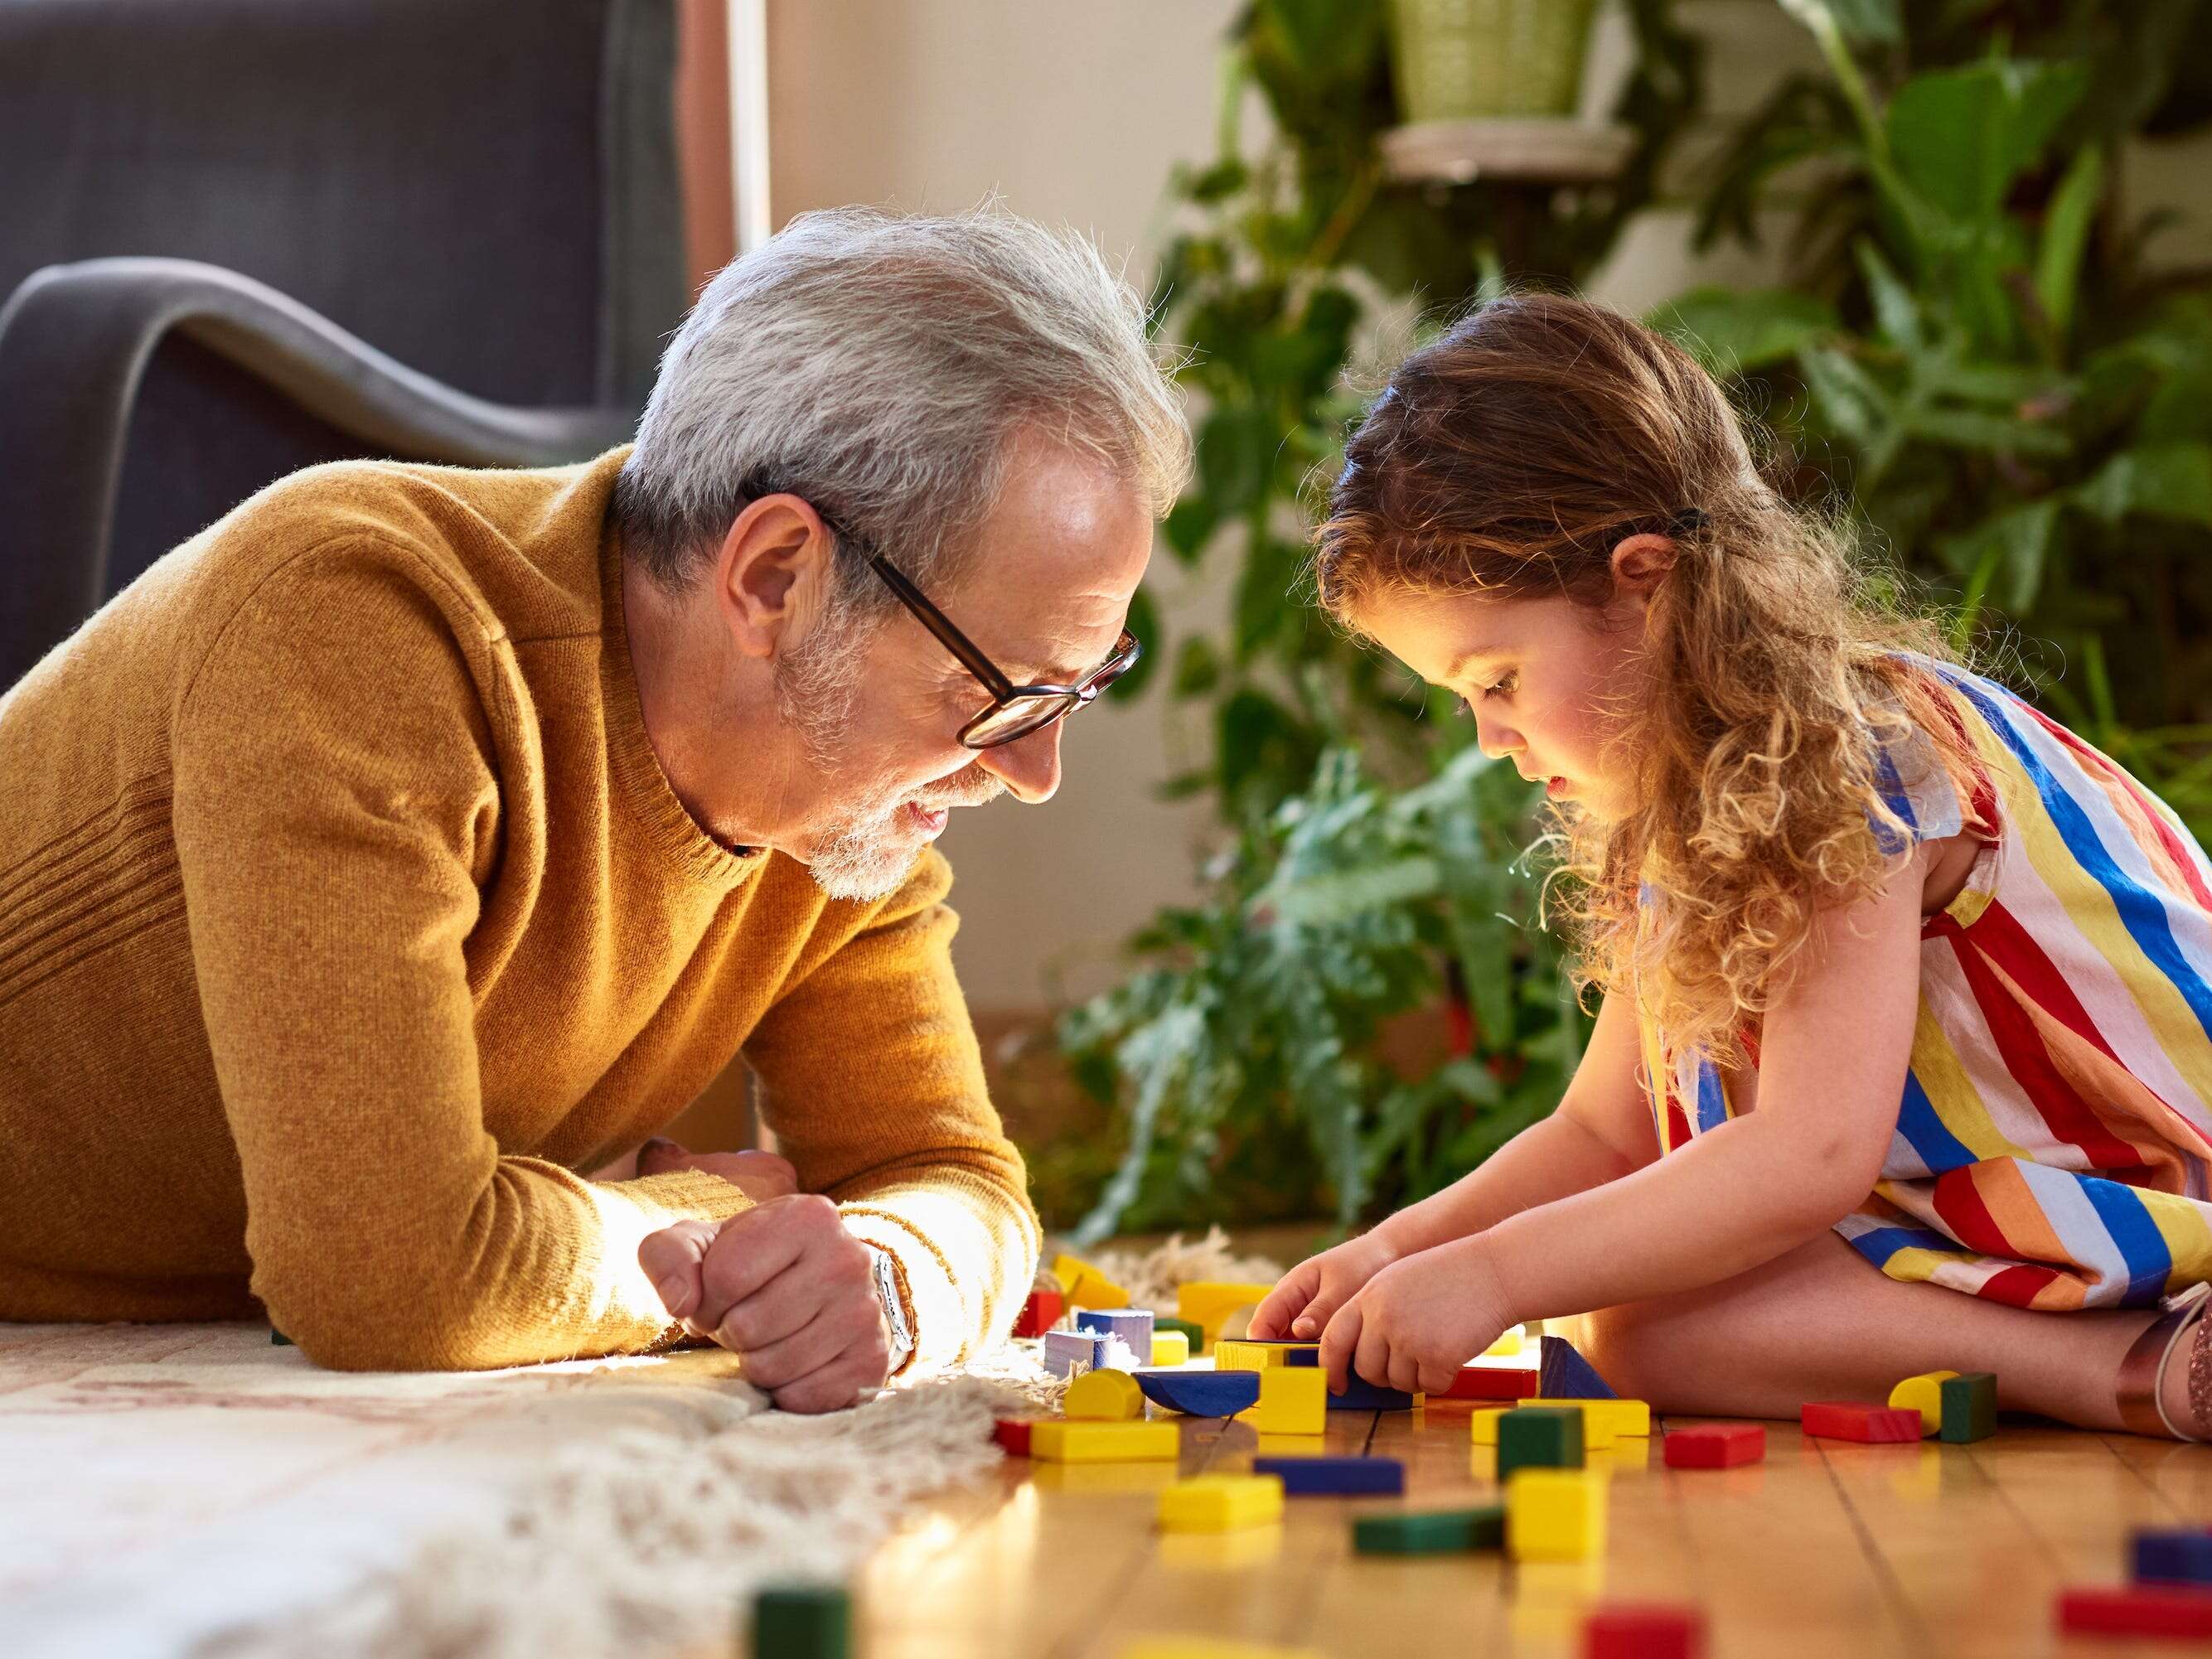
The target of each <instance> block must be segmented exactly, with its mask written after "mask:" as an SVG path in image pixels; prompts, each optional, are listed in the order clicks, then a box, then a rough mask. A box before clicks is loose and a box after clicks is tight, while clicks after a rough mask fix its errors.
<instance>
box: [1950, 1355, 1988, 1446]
mask: <svg viewBox="0 0 2212 1659" xmlns="http://www.w3.org/2000/svg"><path fill="white" fill-rule="evenodd" d="M1942 1398H1943V1426H1942V1429H1941V1430H1939V1431H1938V1432H1939V1433H1941V1434H1942V1437H1943V1438H1944V1439H1946V1440H1948V1441H1949V1442H1950V1443H1952V1444H1953V1445H1954V1446H1963V1445H1965V1444H1966V1443H1968V1442H1970V1441H1974V1440H1986V1439H1988V1438H1989V1437H1990V1436H1991V1435H1993V1434H1995V1433H1996V1431H1997V1379H1996V1373H1995V1372H1993V1371H1968V1372H1967V1373H1966V1375H1965V1376H1951V1377H1946V1378H1945V1379H1944V1380H1943V1389H1942Z"/></svg>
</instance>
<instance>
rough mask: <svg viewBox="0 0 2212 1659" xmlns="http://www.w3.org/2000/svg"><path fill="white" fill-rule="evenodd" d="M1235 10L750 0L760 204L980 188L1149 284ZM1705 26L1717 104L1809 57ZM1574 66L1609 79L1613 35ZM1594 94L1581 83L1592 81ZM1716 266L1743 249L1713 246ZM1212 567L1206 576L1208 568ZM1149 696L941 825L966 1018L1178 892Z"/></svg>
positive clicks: (1623, 271) (1164, 760) (1643, 281)
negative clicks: (765, 21) (758, 95)
mask: <svg viewBox="0 0 2212 1659" xmlns="http://www.w3.org/2000/svg"><path fill="white" fill-rule="evenodd" d="M1237 9H1238V0H1089V3H1083V4H1077V3H1063V0H772V3H771V4H770V6H769V76H770V98H769V102H770V119H771V150H772V156H773V168H774V177H773V203H774V211H775V219H776V222H778V223H781V222H783V221H784V220H785V219H787V218H788V217H790V216H791V215H793V213H796V212H799V211H800V210H805V209H807V208H811V207H820V206H827V205H832V204H840V203H848V202H863V203H876V204H889V205H894V206H897V207H901V208H906V209H928V210H953V209H959V208H964V207H967V206H969V205H971V204H974V203H975V202H977V201H979V200H981V199H982V198H983V197H985V196H986V195H987V194H989V193H991V192H994V191H995V192H997V193H999V194H1000V196H1001V197H1003V198H1004V200H1005V202H1006V205H1007V206H1008V207H1009V208H1011V209H1012V210H1014V211H1016V212H1019V213H1024V214H1029V215H1031V216H1036V217H1038V218H1042V219H1046V220H1052V221H1066V222H1072V223H1073V224H1076V225H1078V226H1079V227H1082V228H1085V229H1087V230H1088V231H1090V232H1091V234H1094V235H1095V236H1096V237H1097V240H1099V242H1100V243H1101V245H1102V246H1103V247H1104V248H1105V249H1106V250H1107V252H1109V255H1111V256H1112V257H1115V258H1126V259H1127V260H1128V262H1129V267H1130V270H1131V273H1132V275H1133V277H1135V279H1136V280H1137V281H1138V282H1139V283H1140V284H1142V283H1145V282H1146V280H1148V277H1149V273H1150V268H1151V265H1152V260H1153V258H1154V257H1155V255H1156V252H1157V249H1158V246H1159V243H1160V241H1161V240H1162V234H1163V229H1164V217H1163V208H1162V200H1163V195H1162V192H1163V187H1164V184H1165V182H1166V179H1167V177H1168V173H1169V170H1170V167H1172V166H1173V165H1174V164H1175V163H1176V161H1186V160H1192V159H1203V158H1204V157H1205V156H1206V154H1207V152H1208V150H1209V149H1210V148H1211V145H1212V129H1213V119H1214V74H1215V66H1216V43H1217V42H1218V40H1219V39H1220V36H1221V33H1222V31H1223V30H1224V29H1225V27H1226V26H1227V24H1228V23H1229V21H1230V20H1231V17H1232V16H1233V15H1234V14H1235V13H1236V11H1237ZM1685 12H1686V15H1688V16H1689V18H1690V19H1691V21H1692V22H1693V24H1694V25H1695V26H1697V27H1700V28H1703V29H1705V31H1706V32H1707V33H1711V34H1712V35H1714V36H1715V37H1716V40H1717V47H1718V58H1719V61H1720V63H1721V64H1722V65H1723V69H1724V78H1725V80H1726V82H1728V92H1729V98H1728V101H1729V104H1730V105H1732V106H1741V104H1742V103H1744V102H1746V101H1747V100H1750V99H1751V98H1753V97H1755V96H1756V95H1757V94H1758V92H1759V90H1761V89H1763V88H1764V86H1765V84H1768V81H1767V79H1766V78H1765V77H1771V75H1773V74H1775V73H1778V66H1779V65H1781V64H1784V63H1787V62H1790V61H1791V60H1793V59H1795V60H1797V61H1803V60H1804V59H1805V58H1806V57H1807V56H1808V54H1807V53H1806V52H1805V51H1804V50H1803V49H1802V46H1801V42H1802V35H1801V34H1800V33H1799V32H1798V31H1796V28H1795V27H1794V26H1792V25H1790V23H1789V22H1788V21H1787V20H1786V19H1784V18H1783V17H1782V16H1781V15H1780V14H1779V13H1778V11H1777V10H1775V9H1774V8H1773V7H1772V6H1771V4H1770V3H1768V0H1692V3H1691V4H1689V5H1687V6H1686V7H1685ZM1609 27H1614V26H1612V25H1609ZM1620 61H1621V58H1620V42H1619V40H1618V32H1617V27H1614V33H1613V37H1612V38H1611V39H1610V41H1609V43H1608V42H1607V41H1601V46H1600V50H1599V51H1597V52H1595V54H1594V56H1593V62H1592V66H1591V73H1592V76H1593V77H1594V78H1595V80H1597V81H1599V82H1601V81H1602V77H1604V76H1607V75H1608V74H1613V73H1617V72H1618V70H1619V68H1620ZM1602 90H1603V88H1602V85H1601V84H1600V85H1598V86H1596V87H1595V88H1594V95H1595V94H1602ZM1685 231H1686V215H1684V214H1680V213H1663V212H1662V213H1657V214H1654V215H1651V216H1649V218H1648V222H1645V223H1644V224H1640V225H1638V227H1637V228H1635V230H1634V232H1633V233H1632V235H1631V237H1630V238H1629V239H1627V240H1626V243H1625V245H1624V247H1623V249H1622V251H1621V253H1620V256H1619V257H1617V258H1615V259H1614V260H1613V262H1612V264H1611V265H1610V266H1609V267H1608V269H1607V271H1606V272H1604V273H1603V274H1602V276H1601V280H1600V281H1599V282H1598V283H1595V285H1594V287H1595V292H1596V293H1597V295H1598V297H1600V298H1602V299H1606V300H1607V301H1611V302H1613V303H1615V304H1619V305H1621V306H1623V307H1626V308H1630V309H1639V308H1641V307H1644V306H1646V305H1649V304H1650V303H1652V302H1653V301H1656V300H1659V299H1662V298H1664V297H1666V296H1667V295H1670V294H1672V293H1674V292H1676V291H1679V290H1680V289H1681V288H1682V287H1684V286H1686V284H1687V283H1689V282H1690V281H1691V280H1692V278H1693V272H1692V267H1691V264H1690V262H1689V260H1688V258H1687V256H1686V252H1685V250H1684V246H1683V242H1684V236H1685ZM1717 269H1718V270H1720V271H1724V272H1725V275H1726V276H1729V278H1731V279H1735V280H1742V279H1745V278H1746V277H1748V276H1756V274H1757V262H1756V261H1747V260H1746V259H1744V258H1741V256H1735V255H1730V256H1726V257H1724V258H1723V259H1722V260H1721V261H1720V264H1719V266H1718V268H1717ZM1226 565H1227V562H1226V560H1224V561H1223V566H1222V569H1221V570H1218V571H1217V572H1215V573H1214V574H1215V575H1216V576H1217V577H1218V576H1220V575H1223V574H1225V571H1226ZM1181 578H1182V572H1181V571H1180V570H1178V569H1176V568H1172V567H1171V564H1170V561H1169V560H1167V559H1166V557H1165V556H1162V557H1161V558H1159V559H1158V560H1156V561H1155V562H1154V565H1153V577H1152V580H1153V582H1154V585H1155V586H1156V588H1157V589H1158V592H1159V594H1160V597H1161V598H1162V600H1163V603H1164V605H1165V606H1166V608H1167V610H1168V611H1169V614H1170V623H1171V624H1172V622H1173V619H1174V617H1176V616H1177V615H1200V616H1212V615H1213V614H1216V613H1217V612H1218V605H1219V601H1218V596H1217V595H1213V594H1210V593H1208V592H1205V591H1203V590H1202V589H1200V588H1196V587H1194V586H1192V585H1191V584H1189V583H1188V582H1185V581H1183V580H1181ZM1164 706H1165V705H1164V698H1163V697H1162V696H1160V695H1159V694H1158V691H1154V692H1151V693H1148V694H1147V696H1146V699H1145V700H1144V701H1143V702H1140V703H1137V704H1135V705H1133V706H1130V707H1127V708H1110V707H1106V706H1101V707H1099V708H1094V709H1093V710H1091V711H1090V712H1089V713H1087V714H1085V715H1084V716H1083V717H1082V718H1081V719H1080V720H1079V721H1077V722H1076V723H1075V724H1074V725H1073V726H1071V727H1070V729H1069V732H1068V733H1067V738H1066V746H1065V752H1066V762H1067V769H1066V782H1065V784H1064V785H1063V786H1062V787H1061V789H1060V793H1059V795H1058V796H1057V797H1056V798H1055V799H1054V800H1053V801H1051V802H1050V803H1049V804H1048V805H1045V806H1042V807H1024V806H1020V805H1016V804H1014V803H1012V802H1011V801H1006V802H1001V803H1000V804H998V805H994V806H991V807H989V808H987V809H984V810H982V811H976V812H973V813H969V814H967V815H965V816H964V817H961V818H960V819H958V820H957V823H956V824H955V827H953V828H952V829H949V830H948V831H947V832H946V835H945V843H944V844H945V851H946V853H947V854H948V855H949V856H950V858H951V860H952V864H953V866H954V868H955V870H956V871H957V872H958V877H959V884H958V886H957V889H956V890H955V893H954V902H955V904H956V906H957V908H958V909H959V910H960V912H961V914H962V916H963V928H962V933H961V936H960V939H959V944H958V947H957V949H958V959H959V964H960V970H961V975H962V978H963V981H964V982H965V983H966V985H967V987H968V993H969V999H970V1000H971V1001H972V1002H973V1003H974V1004H975V1006H976V1007H977V1008H978V1009H979V1010H981V1011H986V1012H1013V1011H1018V1010H1022V1009H1028V1008H1034V1007H1036V1006H1040V1005H1042V1003H1044V1002H1045V1001H1046V1000H1048V988H1047V975H1048V974H1051V973H1054V972H1055V971H1057V972H1059V973H1060V974H1061V975H1063V978H1062V984H1063V987H1064V988H1065V989H1066V990H1068V991H1070V992H1073V993H1077V994H1080V993H1083V992H1087V991H1089V990H1091V989H1094V988H1096V987H1097V986H1098V985H1100V984H1101V983H1103V981H1104V980H1105V978H1106V976H1107V975H1108V974H1109V972H1110V970H1111V962H1110V955H1109V953H1110V951H1111V949H1112V946H1113V945H1115V942H1116V941H1117V940H1118V939H1120V938H1121V936H1122V935H1124V934H1125V933H1127V932H1128V931H1129V929H1130V928H1131V927H1133V926H1135V925H1136V924H1137V923H1138V922H1139V921H1142V920H1143V919H1144V918H1145V917H1146V916H1147V915H1149V914H1150V913H1151V912H1152V909H1153V908H1155V907H1156V906H1158V904H1160V903H1162V902H1167V901H1170V900H1172V899H1175V898H1177V897H1182V896H1188V893H1189V891H1190V877H1189V872H1190V868H1191V863H1192V860H1191V849H1192V847H1193V845H1194V841H1195V838H1196V836H1198V835H1199V833H1200V831H1201V830H1202V828H1203V825H1204V822H1205V820H1204V819H1203V817H1202V816H1201V815H1200V814H1198V813H1197V812H1195V811H1193V810H1191V809H1188V808H1174V807H1170V806H1167V805H1162V804H1160V803H1158V802H1157V801H1155V800H1153V799H1152V798H1151V790H1152V785H1153V784H1154V783H1155V782H1156V781H1158V779H1159V778H1160V777H1162V776H1164V775H1165V774H1166V773H1167V772H1168V771H1169V770H1170V763H1169V760H1168V755H1167V750H1166V744H1165V739H1164V735H1163V726H1164Z"/></svg>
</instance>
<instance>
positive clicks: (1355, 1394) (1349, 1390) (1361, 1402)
mask: <svg viewBox="0 0 2212 1659" xmlns="http://www.w3.org/2000/svg"><path fill="white" fill-rule="evenodd" d="M1419 1398H1420V1396H1419V1395H1414V1394H1407V1393H1405V1392H1403V1391H1402V1390H1401V1389H1385V1388H1383V1387H1381V1386H1379V1385H1377V1384H1376V1383H1370V1382H1369V1381H1368V1380H1367V1379H1366V1378H1365V1377H1364V1376H1349V1377H1346V1379H1345V1383H1344V1392H1343V1393H1342V1394H1333V1395H1329V1397H1328V1408H1329V1410H1331V1411H1333V1412H1409V1411H1411V1410H1413V1402H1414V1401H1416V1400H1419Z"/></svg>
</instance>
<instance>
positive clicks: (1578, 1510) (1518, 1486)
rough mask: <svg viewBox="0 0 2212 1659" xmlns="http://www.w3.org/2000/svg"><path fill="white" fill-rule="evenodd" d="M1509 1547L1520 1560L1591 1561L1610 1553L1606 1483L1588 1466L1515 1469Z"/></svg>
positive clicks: (1508, 1492) (1508, 1489)
mask: <svg viewBox="0 0 2212 1659" xmlns="http://www.w3.org/2000/svg"><path fill="white" fill-rule="evenodd" d="M1505 1547H1506V1548H1507V1550H1509V1551H1510V1553H1511V1554H1512V1556H1513V1559H1515V1560H1516V1561H1587V1560H1589V1559H1590V1558H1591V1557H1592V1556H1594V1555H1601V1554H1603V1553H1605V1482H1604V1480H1602V1479H1601V1478H1600V1477H1599V1476H1597V1475H1595V1474H1591V1473H1590V1472H1589V1470H1588V1469H1560V1468H1525V1467H1524V1468H1516V1469H1515V1470H1514V1471H1513V1478H1512V1479H1511V1480H1508V1481H1507V1482H1506V1483H1505Z"/></svg>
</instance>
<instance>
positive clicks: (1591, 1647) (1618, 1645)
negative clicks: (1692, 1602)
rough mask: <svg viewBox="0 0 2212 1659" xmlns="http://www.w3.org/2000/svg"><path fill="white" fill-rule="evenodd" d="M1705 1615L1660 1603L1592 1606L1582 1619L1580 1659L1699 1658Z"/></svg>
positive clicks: (1696, 1610) (1703, 1635) (1689, 1609)
mask: <svg viewBox="0 0 2212 1659" xmlns="http://www.w3.org/2000/svg"><path fill="white" fill-rule="evenodd" d="M1704 1652H1705V1614H1704V1613H1700V1612H1699V1611H1698V1609H1697V1608H1695V1607H1673V1606H1668V1605H1665V1604H1662V1603H1660V1602H1656V1601H1654V1602H1627V1601H1623V1602H1617V1603H1615V1604H1614V1605H1613V1606H1610V1607H1593V1608H1592V1609H1591V1610H1590V1614H1589V1618H1587V1619H1585V1620H1583V1659H1699V1655H1700V1654H1702V1653H1704Z"/></svg>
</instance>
